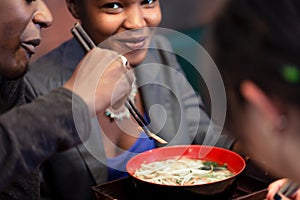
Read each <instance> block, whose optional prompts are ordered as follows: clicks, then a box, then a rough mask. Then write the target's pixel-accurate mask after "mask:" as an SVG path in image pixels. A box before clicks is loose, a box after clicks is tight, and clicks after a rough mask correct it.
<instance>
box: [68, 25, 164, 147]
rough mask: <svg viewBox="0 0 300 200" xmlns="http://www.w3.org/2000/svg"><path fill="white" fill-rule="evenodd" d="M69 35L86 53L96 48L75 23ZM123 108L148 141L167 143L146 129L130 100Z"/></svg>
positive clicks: (144, 122)
mask: <svg viewBox="0 0 300 200" xmlns="http://www.w3.org/2000/svg"><path fill="white" fill-rule="evenodd" d="M71 33H72V34H73V35H74V37H75V38H76V39H77V40H78V41H79V43H80V44H81V45H82V46H83V48H84V49H85V50H86V51H87V52H88V51H90V50H91V49H93V48H94V47H96V45H95V43H94V42H93V41H92V39H91V38H90V37H89V35H88V34H87V33H86V32H85V30H84V29H83V27H82V26H81V25H80V24H79V23H75V25H74V27H73V28H72V29H71ZM125 106H126V108H127V109H128V110H129V112H130V114H131V115H132V116H133V118H134V119H135V121H136V122H137V123H138V125H139V130H140V131H144V132H145V133H146V135H147V136H148V137H149V138H150V139H155V140H156V141H157V142H159V143H162V144H166V143H167V141H165V140H164V139H162V138H160V137H158V136H157V135H155V134H154V133H152V132H151V131H150V130H149V129H148V127H147V124H148V123H147V122H146V120H145V119H144V117H143V116H142V114H141V113H140V112H139V111H138V109H137V108H136V107H135V105H134V104H133V103H132V102H131V100H130V99H127V101H126V102H125Z"/></svg>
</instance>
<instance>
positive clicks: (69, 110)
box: [0, 78, 90, 200]
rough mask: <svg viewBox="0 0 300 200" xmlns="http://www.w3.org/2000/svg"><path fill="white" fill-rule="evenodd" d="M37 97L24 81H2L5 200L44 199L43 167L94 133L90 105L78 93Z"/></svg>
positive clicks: (0, 145)
mask: <svg viewBox="0 0 300 200" xmlns="http://www.w3.org/2000/svg"><path fill="white" fill-rule="evenodd" d="M34 98H35V94H34V93H31V90H30V88H27V89H26V90H25V83H24V80H23V79H22V78H21V79H18V80H14V81H7V80H4V79H2V80H1V81H0V111H1V115H0V191H1V193H0V199H1V200H4V199H22V200H27V199H28V200H29V199H30V200H33V199H39V175H38V167H39V165H40V164H41V163H42V162H43V161H45V160H46V159H48V158H49V157H50V156H51V155H52V154H53V153H54V152H56V151H63V150H65V149H68V148H70V147H73V146H74V145H76V144H79V143H80V142H81V139H86V138H87V137H88V134H89V133H90V120H89V115H88V109H87V106H86V104H85V103H84V102H83V101H82V99H81V98H80V97H78V96H77V95H75V94H73V93H72V92H70V91H69V90H66V89H63V88H59V89H56V90H54V91H52V92H51V93H50V94H48V95H46V96H43V97H39V98H37V99H35V100H33V99H34ZM32 100H33V101H32ZM31 101H32V102H31ZM29 102H31V103H29ZM25 103H26V104H25ZM23 104H24V105H23ZM73 114H74V115H73ZM74 120H76V122H77V123H75V122H74Z"/></svg>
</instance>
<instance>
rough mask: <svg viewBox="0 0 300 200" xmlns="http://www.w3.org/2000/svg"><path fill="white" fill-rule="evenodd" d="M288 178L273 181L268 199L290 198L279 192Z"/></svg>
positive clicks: (269, 188)
mask: <svg viewBox="0 0 300 200" xmlns="http://www.w3.org/2000/svg"><path fill="white" fill-rule="evenodd" d="M286 181H287V179H286V178H283V179H279V180H277V181H274V182H272V183H271V184H270V185H269V187H268V194H267V199H268V200H274V199H285V200H287V199H289V198H287V197H284V196H283V195H281V194H277V192H278V191H279V190H280V188H281V187H282V186H283V185H284V184H285V183H286Z"/></svg>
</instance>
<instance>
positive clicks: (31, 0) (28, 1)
mask: <svg viewBox="0 0 300 200" xmlns="http://www.w3.org/2000/svg"><path fill="white" fill-rule="evenodd" d="M25 1H26V3H32V2H33V1H35V0H25Z"/></svg>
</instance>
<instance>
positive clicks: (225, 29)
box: [211, 0, 300, 199]
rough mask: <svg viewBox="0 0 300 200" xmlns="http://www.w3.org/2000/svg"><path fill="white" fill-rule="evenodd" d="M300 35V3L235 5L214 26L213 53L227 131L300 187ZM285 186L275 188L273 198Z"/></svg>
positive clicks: (238, 0)
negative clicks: (223, 96) (224, 99)
mask: <svg viewBox="0 0 300 200" xmlns="http://www.w3.org/2000/svg"><path fill="white" fill-rule="evenodd" d="M299 36H300V3H299V1H298V0H275V1H274V0H231V1H230V2H229V4H228V5H227V6H226V8H225V10H224V11H223V12H222V14H220V16H219V17H218V20H216V22H215V24H214V28H213V37H212V38H213V40H212V43H213V44H214V45H213V49H212V52H211V53H212V55H213V56H212V57H213V59H214V60H215V62H216V64H217V66H218V67H219V69H220V72H221V74H222V77H223V79H224V83H225V86H226V92H227V97H228V115H227V119H226V127H227V128H228V129H229V130H231V132H232V133H236V137H237V138H239V139H240V142H241V144H242V145H243V146H244V147H245V148H246V149H247V152H248V153H249V155H250V156H251V157H252V158H253V159H254V160H256V161H257V162H258V164H259V165H260V166H262V167H264V168H267V169H268V171H269V172H270V173H271V174H273V175H274V176H276V177H287V178H290V179H292V180H294V181H296V182H300V170H299V169H300V162H299V159H297V158H298V155H299V153H300V134H299V129H300V124H299V120H300V87H299V86H300V51H299V50H300V42H299ZM237 133H238V134H237ZM283 182H285V180H280V181H278V182H275V183H273V184H271V185H270V188H269V194H268V195H267V198H268V199H273V198H274V194H275V192H276V191H278V190H279V188H280V186H282V185H283ZM298 196H299V194H298ZM275 198H279V199H280V198H284V197H275ZM297 198H298V199H299V197H297Z"/></svg>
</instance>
